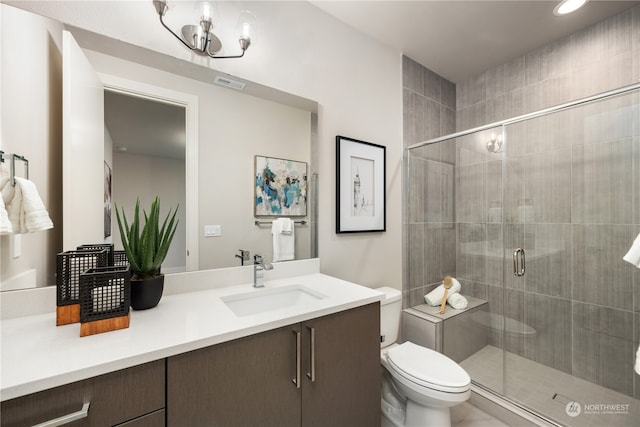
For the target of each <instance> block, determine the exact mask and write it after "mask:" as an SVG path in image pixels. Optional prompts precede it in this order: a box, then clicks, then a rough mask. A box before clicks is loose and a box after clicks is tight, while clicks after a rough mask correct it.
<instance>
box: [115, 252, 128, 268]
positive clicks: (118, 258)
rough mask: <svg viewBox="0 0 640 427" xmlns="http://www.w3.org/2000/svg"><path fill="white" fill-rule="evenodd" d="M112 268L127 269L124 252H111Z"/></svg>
mask: <svg viewBox="0 0 640 427" xmlns="http://www.w3.org/2000/svg"><path fill="white" fill-rule="evenodd" d="M112 265H113V266H114V267H126V268H129V258H127V253H126V252H125V251H113V264H112Z"/></svg>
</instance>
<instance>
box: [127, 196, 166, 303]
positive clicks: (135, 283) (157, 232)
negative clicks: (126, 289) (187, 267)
mask: <svg viewBox="0 0 640 427" xmlns="http://www.w3.org/2000/svg"><path fill="white" fill-rule="evenodd" d="M177 212H178V207H176V209H175V210H174V211H173V213H172V212H171V210H169V213H168V214H167V216H166V217H165V219H164V221H163V222H162V227H160V199H159V198H158V197H156V198H155V200H154V201H153V203H152V204H151V210H150V211H149V213H148V214H147V212H146V211H144V210H143V213H144V220H145V221H144V224H141V222H140V199H138V200H137V201H136V207H135V211H134V213H133V219H132V221H131V224H129V222H128V221H127V216H126V215H125V213H124V208H123V209H122V218H121V217H120V211H119V209H118V206H117V205H116V217H117V219H118V228H119V229H120V237H121V238H122V246H123V247H124V251H125V253H126V254H127V258H128V259H129V265H130V266H131V271H132V273H133V274H132V276H131V308H133V309H134V310H146V309H148V308H153V307H155V306H156V305H158V303H159V302H160V298H162V291H163V289H164V275H163V274H161V273H160V266H161V264H162V262H163V261H164V259H165V258H166V256H167V252H168V251H169V246H170V245H171V240H172V239H173V236H174V234H175V233H176V228H177V226H178V221H176V213H177Z"/></svg>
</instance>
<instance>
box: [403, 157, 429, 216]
mask: <svg viewBox="0 0 640 427" xmlns="http://www.w3.org/2000/svg"><path fill="white" fill-rule="evenodd" d="M408 163H409V164H408V169H409V170H408V182H407V184H406V188H405V191H406V194H407V199H406V200H407V210H408V214H409V223H417V222H424V212H425V209H424V194H425V191H424V173H425V171H424V169H425V167H426V166H425V161H424V160H422V159H420V158H417V157H414V156H412V155H410V157H409V162H408Z"/></svg>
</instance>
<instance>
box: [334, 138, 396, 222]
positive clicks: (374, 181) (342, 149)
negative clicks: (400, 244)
mask: <svg viewBox="0 0 640 427" xmlns="http://www.w3.org/2000/svg"><path fill="white" fill-rule="evenodd" d="M386 156H387V153H386V147H385V146H383V145H378V144H373V143H370V142H366V141H360V140H358V139H353V138H349V137H346V136H342V135H337V136H336V233H337V234H343V233H371V232H384V231H387V228H386V227H387V210H386V205H387V200H386V182H387V176H386V170H387V165H386V162H387V158H386Z"/></svg>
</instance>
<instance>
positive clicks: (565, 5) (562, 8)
mask: <svg viewBox="0 0 640 427" xmlns="http://www.w3.org/2000/svg"><path fill="white" fill-rule="evenodd" d="M588 1H589V0H562V1H561V2H560V3H558V5H557V6H556V7H555V8H554V9H553V14H554V15H556V16H562V15H566V14H568V13H571V12H575V11H576V10H578V9H580V8H581V7H582V6H584V5H585V4H586V3H587V2H588Z"/></svg>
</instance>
